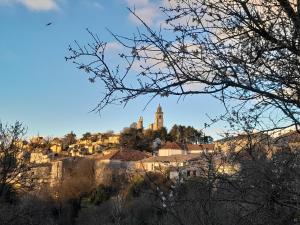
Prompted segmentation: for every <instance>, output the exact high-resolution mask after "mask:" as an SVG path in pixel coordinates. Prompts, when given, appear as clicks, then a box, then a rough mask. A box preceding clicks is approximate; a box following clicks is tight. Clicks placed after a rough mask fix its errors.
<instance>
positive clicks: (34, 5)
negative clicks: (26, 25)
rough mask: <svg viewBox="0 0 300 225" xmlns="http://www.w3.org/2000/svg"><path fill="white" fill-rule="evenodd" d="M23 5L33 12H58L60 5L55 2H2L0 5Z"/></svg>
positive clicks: (51, 0) (43, 0) (12, 0)
mask: <svg viewBox="0 0 300 225" xmlns="http://www.w3.org/2000/svg"><path fill="white" fill-rule="evenodd" d="M14 4H21V5H23V6H25V7H26V8H27V9H29V10H33V11H49V10H57V9H58V5H57V3H56V1H55V0H0V5H14Z"/></svg>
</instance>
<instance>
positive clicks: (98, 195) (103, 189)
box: [89, 184, 115, 205]
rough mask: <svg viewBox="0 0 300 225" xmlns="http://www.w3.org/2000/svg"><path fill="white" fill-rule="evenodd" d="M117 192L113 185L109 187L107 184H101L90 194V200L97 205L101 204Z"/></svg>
mask: <svg viewBox="0 0 300 225" xmlns="http://www.w3.org/2000/svg"><path fill="white" fill-rule="evenodd" d="M113 194H115V191H114V190H113V188H112V187H108V186H105V185H101V184H100V185H99V186H98V187H97V188H96V189H95V190H93V191H92V193H91V194H90V197H89V200H90V202H91V203H93V204H95V205H99V204H101V203H103V202H105V201H107V200H109V199H110V197H111V196H112V195H113Z"/></svg>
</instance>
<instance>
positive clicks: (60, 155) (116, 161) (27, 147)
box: [18, 105, 215, 186]
mask: <svg viewBox="0 0 300 225" xmlns="http://www.w3.org/2000/svg"><path fill="white" fill-rule="evenodd" d="M143 123H144V122H143V118H142V117H140V118H139V120H138V121H137V122H136V123H132V124H131V126H130V127H129V128H125V129H124V130H123V132H122V133H120V134H115V133H113V132H112V131H109V132H106V133H94V134H91V133H85V134H83V136H82V138H78V139H77V138H76V135H75V134H74V133H73V132H71V133H69V134H67V135H65V136H64V137H63V138H57V137H55V138H45V137H41V136H36V137H32V138H30V139H29V140H28V141H26V140H24V141H20V142H19V143H18V145H19V147H21V148H22V149H23V150H24V151H26V152H28V155H29V156H28V158H29V160H28V161H29V163H30V165H31V174H32V179H31V180H32V182H33V183H35V184H39V185H38V186H40V184H43V185H49V184H50V186H54V185H55V184H57V182H60V181H61V180H62V179H63V178H64V171H66V170H67V169H66V168H69V169H71V168H72V165H73V164H76V163H77V162H78V161H80V160H82V159H88V160H92V161H93V162H94V164H95V168H96V169H95V171H96V172H95V174H96V175H97V174H98V175H99V176H100V175H101V176H102V177H101V176H100V177H97V176H96V178H95V179H96V180H97V183H101V179H103V176H104V175H105V173H103V169H105V170H109V169H110V170H113V173H112V174H120V172H126V173H128V172H129V171H130V172H137V171H140V172H147V171H148V172H149V171H152V172H155V171H156V172H157V171H160V172H162V171H166V170H168V171H169V172H171V170H170V169H171V168H172V167H173V168H177V167H178V166H179V167H182V169H183V168H184V170H183V171H180V174H182V173H184V174H185V175H186V176H190V175H191V174H194V175H197V174H198V172H197V171H195V169H193V168H192V167H191V168H189V167H188V165H189V164H190V163H191V162H195V161H197V159H199V156H200V153H201V152H204V151H205V152H210V151H213V150H214V148H215V144H212V143H208V142H210V139H208V140H207V139H205V140H204V139H203V137H202V136H201V135H203V134H202V133H201V134H199V137H198V138H197V137H196V136H197V134H195V133H193V132H197V131H196V129H194V128H191V127H187V128H185V127H184V126H179V127H177V126H176V125H175V126H174V127H173V130H172V131H171V132H174V128H176V129H175V131H177V133H176V134H174V137H175V139H177V140H175V139H174V137H173V140H174V141H172V139H171V138H169V139H170V140H166V139H167V131H166V129H165V128H164V113H163V110H162V107H161V106H160V105H159V106H158V107H157V110H156V112H155V115H154V122H153V123H151V124H150V125H149V126H148V128H146V129H145V128H144V124H143ZM180 129H183V132H185V133H187V135H189V137H190V138H188V139H191V140H186V141H182V140H180V138H181V137H180V135H179V134H178V131H179V130H180ZM184 129H185V130H184ZM132 132H133V133H132ZM135 132H136V133H135ZM133 136H134V137H135V136H137V137H138V138H137V139H136V140H133V142H135V144H138V145H139V146H137V147H135V145H132V144H131V145H130V143H131V142H132V140H131V139H132V137H133ZM191 137H192V138H191ZM183 138H184V137H182V139H183ZM200 138H202V141H200ZM193 139H194V140H193ZM145 140H147V141H148V142H149V143H148V145H147V143H144V142H145ZM136 142H137V143H136ZM192 142H193V143H192ZM200 142H201V143H200ZM203 142H206V143H203ZM140 143H144V144H143V145H140ZM190 170H191V171H190ZM116 171H117V172H116ZM106 173H107V171H106ZM178 176H179V171H177V172H176V173H175V172H171V177H178Z"/></svg>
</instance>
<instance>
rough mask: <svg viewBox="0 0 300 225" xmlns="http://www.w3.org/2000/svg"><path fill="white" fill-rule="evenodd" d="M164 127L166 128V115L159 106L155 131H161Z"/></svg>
mask: <svg viewBox="0 0 300 225" xmlns="http://www.w3.org/2000/svg"><path fill="white" fill-rule="evenodd" d="M163 126H164V113H163V112H162V109H161V106H160V105H159V106H158V107H157V110H156V113H155V120H154V126H153V130H160V129H161V128H163Z"/></svg>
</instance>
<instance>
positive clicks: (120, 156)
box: [100, 150, 149, 161]
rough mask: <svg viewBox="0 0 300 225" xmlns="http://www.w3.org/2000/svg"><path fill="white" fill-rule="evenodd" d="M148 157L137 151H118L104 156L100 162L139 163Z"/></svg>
mask: <svg viewBox="0 0 300 225" xmlns="http://www.w3.org/2000/svg"><path fill="white" fill-rule="evenodd" d="M148 157H149V155H147V154H146V153H144V152H141V151H137V150H117V151H112V152H111V153H109V154H107V155H104V156H103V157H101V158H100V160H120V161H138V160H142V159H145V158H148Z"/></svg>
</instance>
